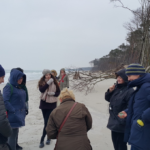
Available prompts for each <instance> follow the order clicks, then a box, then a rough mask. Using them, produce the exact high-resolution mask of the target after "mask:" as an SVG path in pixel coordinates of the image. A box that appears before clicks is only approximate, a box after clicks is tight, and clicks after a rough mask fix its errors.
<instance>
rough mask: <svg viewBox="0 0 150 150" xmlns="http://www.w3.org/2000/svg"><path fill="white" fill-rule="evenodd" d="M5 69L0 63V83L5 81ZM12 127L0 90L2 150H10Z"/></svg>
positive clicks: (0, 138)
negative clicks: (9, 141)
mask: <svg viewBox="0 0 150 150" xmlns="http://www.w3.org/2000/svg"><path fill="white" fill-rule="evenodd" d="M4 77H5V71H4V69H3V67H2V66H1V65H0V83H2V82H4ZM11 133H12V129H11V127H10V124H9V122H8V119H7V116H6V109H5V106H4V101H3V97H2V94H1V91H0V150H9V146H8V145H7V140H8V137H9V136H10V135H11Z"/></svg>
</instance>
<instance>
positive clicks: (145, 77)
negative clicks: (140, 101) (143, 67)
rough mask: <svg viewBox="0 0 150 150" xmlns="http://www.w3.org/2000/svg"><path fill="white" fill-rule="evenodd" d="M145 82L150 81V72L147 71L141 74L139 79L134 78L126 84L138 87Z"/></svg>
mask: <svg viewBox="0 0 150 150" xmlns="http://www.w3.org/2000/svg"><path fill="white" fill-rule="evenodd" d="M146 82H149V83H150V74H149V73H146V74H145V75H143V76H142V77H140V78H139V79H136V80H134V81H131V82H129V84H128V86H129V87H135V86H137V87H139V86H141V85H142V84H144V83H146Z"/></svg>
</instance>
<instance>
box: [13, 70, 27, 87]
mask: <svg viewBox="0 0 150 150" xmlns="http://www.w3.org/2000/svg"><path fill="white" fill-rule="evenodd" d="M14 69H16V70H19V71H21V72H22V73H24V70H23V69H22V68H20V67H18V68H13V69H12V70H14ZM12 70H11V71H12ZM20 82H21V79H20ZM21 84H23V85H25V84H26V75H25V74H24V76H23V79H22V82H21Z"/></svg>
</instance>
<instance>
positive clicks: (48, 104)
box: [38, 69, 60, 148]
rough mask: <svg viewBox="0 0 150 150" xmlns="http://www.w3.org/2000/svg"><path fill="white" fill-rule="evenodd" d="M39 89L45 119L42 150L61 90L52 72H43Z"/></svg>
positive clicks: (41, 143)
mask: <svg viewBox="0 0 150 150" xmlns="http://www.w3.org/2000/svg"><path fill="white" fill-rule="evenodd" d="M38 88H39V90H40V92H41V102H40V107H39V108H40V109H41V110H42V114H43V119H44V128H43V135H42V137H41V141H40V145H39V147H40V148H43V147H44V139H45V136H46V134H47V133H46V126H47V122H48V119H49V116H50V114H51V112H52V111H53V110H54V109H55V108H56V106H57V97H58V96H59V94H60V89H59V85H58V82H57V81H56V78H55V77H54V76H53V75H52V73H51V71H50V70H47V69H45V70H43V76H42V78H41V79H40V81H39V83H38ZM46 144H47V145H49V144H50V139H48V138H47V142H46Z"/></svg>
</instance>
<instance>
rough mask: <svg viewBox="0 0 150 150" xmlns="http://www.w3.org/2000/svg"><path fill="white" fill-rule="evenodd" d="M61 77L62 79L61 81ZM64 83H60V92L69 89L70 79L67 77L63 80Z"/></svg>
mask: <svg viewBox="0 0 150 150" xmlns="http://www.w3.org/2000/svg"><path fill="white" fill-rule="evenodd" d="M61 78H62V77H61V76H60V79H59V80H61ZM63 81H64V82H60V90H61V91H62V90H63V89H64V88H69V77H68V75H66V76H65V77H64V79H63Z"/></svg>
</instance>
